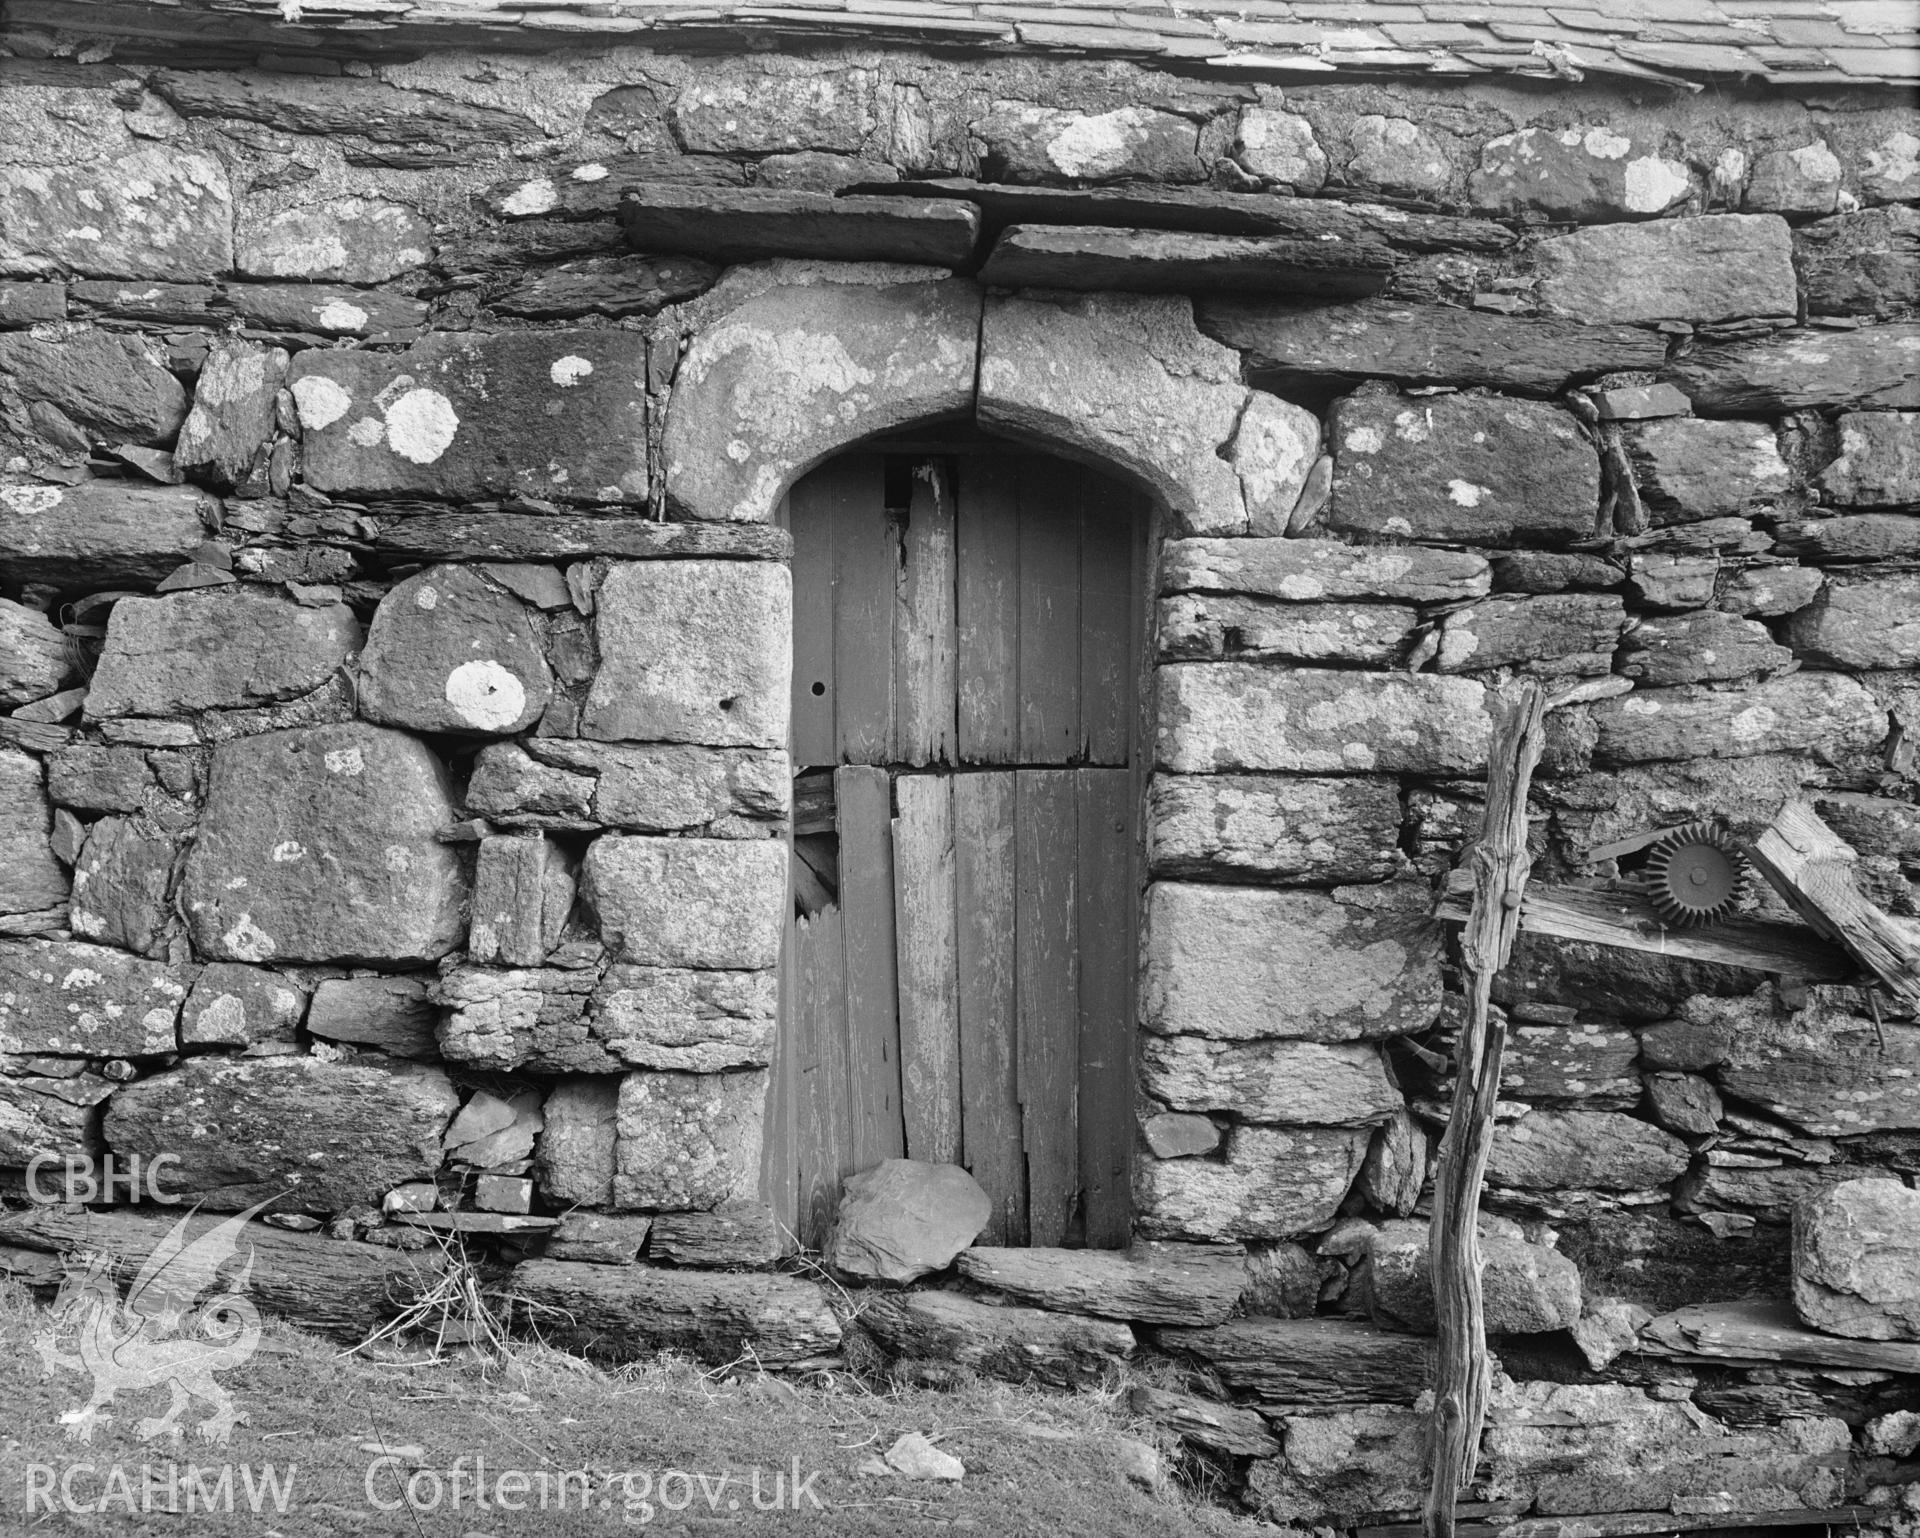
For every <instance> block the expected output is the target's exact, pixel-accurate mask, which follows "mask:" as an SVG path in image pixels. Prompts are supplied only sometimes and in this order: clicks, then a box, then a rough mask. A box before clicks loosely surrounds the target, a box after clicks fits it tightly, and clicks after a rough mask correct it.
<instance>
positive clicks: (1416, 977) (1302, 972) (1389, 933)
mask: <svg viewBox="0 0 1920 1538" xmlns="http://www.w3.org/2000/svg"><path fill="white" fill-rule="evenodd" d="M1425 899H1426V888H1425V884H1424V883H1423V882H1419V881H1404V882H1396V883H1393V884H1391V885H1386V886H1380V887H1370V888H1366V887H1363V888H1346V889H1344V890H1343V891H1342V892H1341V893H1339V894H1337V895H1336V894H1332V893H1326V892H1296V891H1273V890H1269V889H1267V888H1263V887H1244V886H1213V885H1200V884H1198V883H1192V882H1183V881H1159V882H1155V883H1154V884H1153V886H1151V887H1150V888H1149V889H1148V892H1147V926H1146V927H1147V932H1146V939H1145V944H1144V957H1143V964H1142V973H1141V991H1140V1011H1141V1023H1142V1024H1143V1025H1145V1026H1146V1028H1147V1029H1148V1030H1149V1031H1152V1032H1155V1033H1157V1034H1161V1035H1167V1036H1172V1035H1185V1034H1191V1035H1196V1036H1208V1037H1212V1038H1214V1039H1215V1040H1220V1041H1251V1040H1256V1039H1259V1038H1263V1037H1294V1038H1298V1039H1302V1040H1311V1041H1356V1040H1362V1039H1373V1038H1378V1037H1386V1036H1399V1035H1405V1034H1407V1033H1409V1032H1412V1031H1419V1030H1424V1029H1425V1028H1426V1027H1427V1026H1428V1025H1430V1024H1432V1023H1433V1020H1434V1018H1435V1017H1436V1016H1437V1015H1438V1014H1439V1011H1440V970H1439V967H1440V935H1439V932H1438V929H1437V928H1436V926H1435V925H1434V923H1433V922H1432V919H1431V917H1430V909H1431V903H1430V902H1429V901H1427V900H1425ZM1196 1109H1198V1108H1197V1107H1196Z"/></svg>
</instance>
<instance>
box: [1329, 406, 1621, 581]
mask: <svg viewBox="0 0 1920 1538" xmlns="http://www.w3.org/2000/svg"><path fill="white" fill-rule="evenodd" d="M1328 437H1329V438H1331V440H1332V442H1333V501H1332V504H1331V506H1330V508H1329V511H1328V514H1327V521H1328V523H1329V524H1330V526H1332V527H1333V528H1335V529H1340V530H1343V531H1346V532H1350V533H1354V534H1368V535H1382V534H1386V535H1398V536H1400V537H1401V538H1403V539H1432V540H1466V541H1471V542H1474V543H1483V544H1498V543H1502V542H1504V541H1506V540H1508V539H1510V538H1512V537H1513V536H1515V535H1516V534H1521V535H1525V536H1527V537H1528V538H1529V539H1530V540H1534V541H1552V542H1565V541H1567V540H1573V539H1584V538H1588V537H1590V536H1591V535H1592V534H1593V533H1594V528H1595V523H1596V521H1597V519H1598V516H1599V506H1600V461H1599V457H1598V455H1597V454H1596V453H1595V452H1594V448H1593V445H1592V444H1591V443H1589V442H1588V441H1587V439H1586V437H1585V435H1583V434H1582V433H1581V432H1580V430H1579V428H1578V426H1577V424H1576V423H1575V422H1574V419H1573V418H1572V417H1571V416H1569V415H1568V414H1567V413H1566V412H1564V411H1561V410H1559V409H1558V408H1557V407H1554V406H1548V405H1545V404H1542V403H1541V402H1538V401H1523V400H1509V399H1502V398H1500V397H1497V396H1477V395H1439V396H1432V397H1429V398H1426V399H1414V400H1409V399H1406V398H1404V397H1402V396H1397V395H1352V396H1348V397H1347V398H1346V399H1344V400H1342V401H1340V402H1338V403H1337V404H1336V405H1335V406H1334V409H1333V418H1332V422H1331V424H1330V427H1329V430H1328Z"/></svg>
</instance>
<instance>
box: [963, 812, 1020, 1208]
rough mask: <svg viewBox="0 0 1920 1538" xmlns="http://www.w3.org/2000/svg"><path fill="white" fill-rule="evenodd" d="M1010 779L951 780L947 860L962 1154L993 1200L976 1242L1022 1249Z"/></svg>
mask: <svg viewBox="0 0 1920 1538" xmlns="http://www.w3.org/2000/svg"><path fill="white" fill-rule="evenodd" d="M1013 779H1014V777H1013V775H1012V774H962V775H956V776H955V777H954V781H953V863H954V894H955V908H956V910H957V911H956V915H955V917H956V924H955V930H956V947H955V950H956V956H955V959H956V961H957V963H958V968H959V984H960V987H959V1004H960V1087H961V1101H960V1122H961V1135H960V1149H961V1158H962V1160H963V1162H964V1163H965V1164H966V1167H967V1168H968V1170H970V1171H971V1172H972V1174H973V1178H974V1179H975V1180H977V1181H979V1182H980V1184H981V1186H982V1187H983V1188H984V1189H985V1191H986V1193H987V1195H988V1196H990V1197H991V1198H992V1199H993V1219H992V1221H991V1222H990V1223H989V1224H988V1225H987V1229H986V1232H985V1234H984V1235H982V1238H981V1242H982V1243H983V1244H1025V1243H1026V1242H1027V1176H1026V1157H1025V1154H1024V1153H1023V1151H1022V1149H1021V1144H1020V1100H1019V1088H1018V1083H1017V1080H1016V1073H1017V1069H1018V1062H1019V1059H1018V1050H1017V1042H1018V1037H1017V1035H1016V1029H1017V1013H1016V1008H1015V998H1014V936H1015V924H1014V897H1015V875H1016V872H1015V868H1014V847H1013V820H1014V788H1013Z"/></svg>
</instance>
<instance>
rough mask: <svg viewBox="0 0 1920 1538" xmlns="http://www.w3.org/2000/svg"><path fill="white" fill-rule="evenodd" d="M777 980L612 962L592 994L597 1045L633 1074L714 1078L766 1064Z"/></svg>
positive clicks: (760, 974) (747, 974)
mask: <svg viewBox="0 0 1920 1538" xmlns="http://www.w3.org/2000/svg"><path fill="white" fill-rule="evenodd" d="M778 994H779V987H778V976H777V974H776V973H775V972H773V971H771V970H767V971H759V972H702V971H696V970H694V969H692V968H687V967H643V966H634V965H632V964H630V963H627V962H616V963H615V964H614V965H613V966H611V967H609V968H608V969H607V975H606V977H605V979H604V980H603V981H602V983H601V985H600V987H599V989H598V990H597V991H596V992H595V993H594V996H593V1004H592V1013H593V1022H592V1029H593V1035H594V1038H595V1040H597V1041H599V1042H600V1043H602V1045H604V1047H605V1048H606V1050H607V1052H608V1053H609V1054H610V1055H611V1056H612V1057H614V1058H616V1059H617V1060H618V1061H620V1062H622V1063H626V1064H631V1065H632V1066H633V1067H635V1068H675V1069H682V1070H685V1071H686V1072H689V1073H718V1072H720V1071H721V1070H722V1069H726V1068H748V1067H764V1066H765V1065H766V1064H767V1063H769V1062H771V1061H772V1054H773V1034H774V1020H775V1009H776V1005H777V1003H778Z"/></svg>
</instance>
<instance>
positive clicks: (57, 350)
mask: <svg viewBox="0 0 1920 1538" xmlns="http://www.w3.org/2000/svg"><path fill="white" fill-rule="evenodd" d="M0 228H4V226H0ZM0 394H4V395H5V396H7V397H10V398H11V401H12V402H18V403H20V404H21V405H23V406H25V407H28V408H31V407H32V406H33V405H34V404H35V403H38V404H41V405H45V406H50V407H53V408H54V409H55V410H56V411H57V412H58V413H59V415H60V416H62V417H64V418H65V419H66V421H67V422H69V423H71V424H72V425H73V426H74V427H76V428H78V429H79V430H80V432H81V434H82V435H83V436H84V437H85V439H86V440H87V442H88V443H90V444H106V445H109V446H111V445H113V444H119V443H133V444H147V445H156V444H167V443H171V442H172V441H173V436H174V434H175V433H176V432H178V431H179V430H180V424H181V423H182V422H184V421H185V420H186V419H187V392H186V390H185V389H184V388H183V387H182V386H181V384H180V381H179V380H177V379H175V378H174V377H173V375H172V374H170V373H169V372H168V371H167V368H166V362H165V358H164V356H163V355H162V354H161V352H160V351H159V349H158V348H157V347H155V346H153V345H152V344H151V343H149V342H148V341H147V340H146V339H145V338H144V337H139V336H127V335H123V334H121V333H117V332H112V331H96V330H94V329H93V328H91V327H78V328H75V329H73V330H71V331H69V332H67V334H66V335H64V336H62V335H49V336H44V337H42V336H37V335H35V334H34V333H33V332H31V331H9V332H4V333H0Z"/></svg>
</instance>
